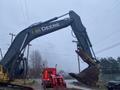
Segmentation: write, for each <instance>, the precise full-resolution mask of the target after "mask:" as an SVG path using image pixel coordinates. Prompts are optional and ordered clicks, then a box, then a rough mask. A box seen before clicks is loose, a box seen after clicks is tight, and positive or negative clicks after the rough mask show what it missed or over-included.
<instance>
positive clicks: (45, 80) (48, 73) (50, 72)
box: [42, 68, 66, 88]
mask: <svg viewBox="0 0 120 90" xmlns="http://www.w3.org/2000/svg"><path fill="white" fill-rule="evenodd" d="M42 85H43V87H44V88H56V87H63V88H65V87H66V83H65V81H64V79H63V76H61V75H57V70H56V68H44V69H43V72H42Z"/></svg>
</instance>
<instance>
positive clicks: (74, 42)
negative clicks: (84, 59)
mask: <svg viewBox="0 0 120 90" xmlns="http://www.w3.org/2000/svg"><path fill="white" fill-rule="evenodd" d="M72 42H73V43H76V45H77V49H78V41H75V40H73V41H72ZM77 60H78V70H79V73H80V58H79V55H78V54H77Z"/></svg>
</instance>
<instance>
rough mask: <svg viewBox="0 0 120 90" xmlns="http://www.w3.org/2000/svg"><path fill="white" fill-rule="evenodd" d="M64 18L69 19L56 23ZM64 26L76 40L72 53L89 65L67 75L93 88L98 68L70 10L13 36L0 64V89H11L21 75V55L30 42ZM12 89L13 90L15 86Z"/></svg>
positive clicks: (90, 47)
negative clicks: (9, 87)
mask: <svg viewBox="0 0 120 90" xmlns="http://www.w3.org/2000/svg"><path fill="white" fill-rule="evenodd" d="M66 15H69V17H66V18H64V19H60V18H61V17H65V16H66ZM68 26H71V28H72V31H73V32H74V35H75V36H76V38H77V40H78V43H77V45H78V49H77V50H76V53H77V54H78V55H79V56H80V57H81V58H82V60H83V61H84V62H86V63H87V64H88V65H89V66H88V68H86V69H85V70H83V71H82V72H81V73H79V74H75V73H70V75H71V76H72V77H74V78H75V79H77V80H78V81H79V82H82V83H84V84H87V85H96V83H97V81H98V76H99V64H98V63H97V60H96V58H95V54H94V52H93V49H92V44H91V42H90V40H89V37H88V34H87V32H86V28H85V27H84V25H83V24H82V22H81V18H80V16H79V15H77V14H76V13H75V12H74V11H72V10H70V11H69V13H67V14H64V15H61V16H59V17H54V18H52V19H50V20H47V21H44V22H39V23H35V24H32V25H31V26H29V27H27V28H26V29H24V30H22V31H21V32H20V33H18V34H17V35H16V37H15V39H14V40H13V42H12V44H11V45H10V47H9V48H8V51H7V52H6V54H5V55H4V57H3V58H2V60H1V61H0V86H1V85H3V86H5V85H6V86H9V85H11V84H10V82H11V81H13V80H15V79H17V78H20V77H21V76H22V75H23V72H24V71H25V68H26V66H27V60H26V58H25V57H24V52H25V48H26V46H27V45H28V44H29V43H30V41H32V40H33V39H36V38H38V37H41V36H44V35H47V34H49V33H52V32H55V31H58V30H61V29H62V28H65V27H68ZM12 85H13V84H12ZM13 86H15V84H14V85H13ZM16 86H17V85H16ZM21 87H22V86H21ZM22 88H26V89H24V90H32V89H29V88H28V87H25V86H23V87H22Z"/></svg>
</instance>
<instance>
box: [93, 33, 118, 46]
mask: <svg viewBox="0 0 120 90" xmlns="http://www.w3.org/2000/svg"><path fill="white" fill-rule="evenodd" d="M118 33H120V31H115V32H111V33H110V34H109V35H107V36H105V37H104V38H101V40H100V41H99V40H98V41H97V42H96V43H94V46H96V45H98V44H100V43H102V42H105V41H106V40H109V39H110V38H111V37H113V36H115V35H116V34H118Z"/></svg>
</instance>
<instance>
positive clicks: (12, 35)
mask: <svg viewBox="0 0 120 90" xmlns="http://www.w3.org/2000/svg"><path fill="white" fill-rule="evenodd" d="M9 35H11V44H12V42H13V37H14V36H16V35H15V34H13V33H9Z"/></svg>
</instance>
